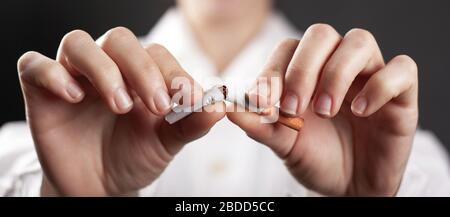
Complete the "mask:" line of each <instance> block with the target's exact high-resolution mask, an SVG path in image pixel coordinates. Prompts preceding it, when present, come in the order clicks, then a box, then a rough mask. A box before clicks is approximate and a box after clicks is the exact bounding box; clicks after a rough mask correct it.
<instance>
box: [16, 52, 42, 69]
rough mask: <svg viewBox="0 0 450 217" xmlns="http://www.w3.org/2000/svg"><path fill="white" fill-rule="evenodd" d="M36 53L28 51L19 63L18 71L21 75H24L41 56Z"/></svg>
mask: <svg viewBox="0 0 450 217" xmlns="http://www.w3.org/2000/svg"><path fill="white" fill-rule="evenodd" d="M40 55H41V54H39V53H38V52H36V51H28V52H26V53H24V54H23V55H22V56H21V57H20V58H19V60H18V61H17V71H18V72H19V74H23V72H25V71H27V70H28V69H29V68H30V66H31V64H32V63H33V62H34V61H35V60H36V59H37V58H38V57H39V56H40Z"/></svg>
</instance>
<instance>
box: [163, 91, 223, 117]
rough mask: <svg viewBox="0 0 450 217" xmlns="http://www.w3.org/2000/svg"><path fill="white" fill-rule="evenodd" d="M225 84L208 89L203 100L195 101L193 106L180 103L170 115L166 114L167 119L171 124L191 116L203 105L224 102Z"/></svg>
mask: <svg viewBox="0 0 450 217" xmlns="http://www.w3.org/2000/svg"><path fill="white" fill-rule="evenodd" d="M223 87H224V86H214V87H213V88H211V89H209V90H207V91H206V92H205V93H204V94H203V98H202V101H201V102H197V103H195V104H194V105H193V106H189V107H186V106H183V105H178V106H176V107H174V108H173V109H172V112H170V113H169V114H168V115H166V117H165V120H166V121H167V122H168V123H169V124H174V123H176V122H178V121H179V120H181V119H183V118H185V117H187V116H189V115H190V114H192V113H193V112H198V111H200V110H201V109H202V108H203V107H205V106H208V105H212V104H214V103H216V102H222V101H224V99H225V95H224V90H223V89H222V88H223Z"/></svg>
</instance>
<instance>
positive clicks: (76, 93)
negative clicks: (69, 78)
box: [66, 82, 84, 100]
mask: <svg viewBox="0 0 450 217" xmlns="http://www.w3.org/2000/svg"><path fill="white" fill-rule="evenodd" d="M66 91H67V93H68V94H69V96H70V97H71V98H72V99H73V100H80V99H81V98H83V96H84V92H83V90H82V89H81V88H80V87H79V86H78V85H76V84H74V83H72V82H69V84H67V87H66Z"/></svg>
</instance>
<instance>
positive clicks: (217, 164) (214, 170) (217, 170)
mask: <svg viewBox="0 0 450 217" xmlns="http://www.w3.org/2000/svg"><path fill="white" fill-rule="evenodd" d="M209 170H210V173H211V174H212V175H216V176H217V175H221V174H223V173H225V172H226V170H227V164H226V163H225V161H223V160H217V161H214V162H212V164H211V165H210V168H209Z"/></svg>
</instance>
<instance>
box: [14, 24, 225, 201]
mask: <svg viewBox="0 0 450 217" xmlns="http://www.w3.org/2000/svg"><path fill="white" fill-rule="evenodd" d="M18 71H19V77H20V84H21V86H22V91H23V94H24V97H25V104H26V111H27V121H28V124H29V127H30V129H31V132H32V135H33V140H34V143H35V146H36V149H37V153H38V156H39V160H40V162H41V165H42V168H43V170H44V178H43V185H42V188H41V193H42V194H43V195H50V194H56V195H96V196H103V195H126V194H130V193H133V192H136V191H137V190H139V189H140V188H142V187H145V186H147V185H149V184H151V183H152V182H153V181H154V180H155V179H156V178H157V177H158V176H159V175H160V174H161V172H162V171H163V170H164V168H165V167H166V166H167V165H168V163H169V162H170V161H171V159H172V158H173V156H174V155H175V154H176V153H177V152H178V151H179V150H180V149H181V148H182V146H183V145H184V144H186V143H188V142H190V141H192V140H195V139H197V138H199V137H201V136H203V135H204V134H206V133H207V132H208V130H209V129H210V128H211V127H212V126H213V125H214V124H215V123H216V122H217V121H219V120H220V119H222V118H223V117H224V115H225V113H224V112H212V113H211V112H200V113H195V114H193V115H191V116H189V117H188V118H185V119H183V120H181V121H179V122H177V123H176V124H173V125H169V124H168V123H167V122H165V121H164V119H163V116H164V115H165V114H167V113H168V112H170V110H171V99H170V96H171V95H173V94H174V93H175V90H168V88H167V87H170V82H171V81H172V79H173V78H175V77H180V76H181V77H186V78H188V79H190V81H191V83H192V84H195V82H194V81H193V79H192V78H191V77H190V76H189V75H188V74H187V73H186V72H185V71H184V70H183V69H182V68H181V67H180V65H179V64H178V63H177V61H176V60H175V59H174V57H173V56H172V55H171V54H170V53H169V52H168V51H167V50H166V49H165V48H164V47H162V46H160V45H156V44H153V45H150V46H149V47H147V48H144V47H142V46H141V44H140V43H139V42H138V40H137V38H136V37H135V36H134V34H133V33H132V32H131V31H129V30H127V29H125V28H123V27H118V28H115V29H112V30H110V31H108V32H107V33H106V34H105V35H104V36H102V37H101V38H100V39H98V40H97V41H94V40H93V39H92V38H91V37H90V36H89V34H87V33H86V32H83V31H80V30H75V31H73V32H70V33H68V34H67V35H66V36H65V37H64V38H63V40H62V42H61V45H60V48H59V50H58V55H57V58H56V60H53V59H50V58H48V57H45V56H43V55H41V54H39V53H36V52H27V53H25V54H24V55H23V56H22V57H21V58H20V59H19V61H18ZM193 86H194V87H198V85H193ZM198 92H199V91H193V93H198ZM194 97H195V98H197V97H198V96H194ZM211 106H213V107H217V108H209V109H208V110H207V111H211V110H214V111H224V110H225V109H224V104H223V103H217V104H214V105H211ZM210 109H211V110H210ZM194 122H195V127H191V126H192V125H193V124H194Z"/></svg>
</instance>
